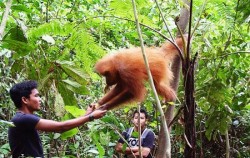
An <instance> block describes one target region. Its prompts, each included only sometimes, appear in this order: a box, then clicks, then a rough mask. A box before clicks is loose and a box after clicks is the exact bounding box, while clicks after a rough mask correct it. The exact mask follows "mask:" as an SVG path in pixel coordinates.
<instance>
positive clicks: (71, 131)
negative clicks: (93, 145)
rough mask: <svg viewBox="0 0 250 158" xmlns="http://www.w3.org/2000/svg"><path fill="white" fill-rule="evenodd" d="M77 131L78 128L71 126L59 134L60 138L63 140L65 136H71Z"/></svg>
mask: <svg viewBox="0 0 250 158" xmlns="http://www.w3.org/2000/svg"><path fill="white" fill-rule="evenodd" d="M77 133H78V128H73V129H71V130H69V131H66V132H63V133H62V134H61V138H62V139H63V140H65V139H67V138H70V137H73V136H74V135H76V134H77Z"/></svg>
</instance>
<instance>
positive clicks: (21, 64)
mask: <svg viewBox="0 0 250 158" xmlns="http://www.w3.org/2000/svg"><path fill="white" fill-rule="evenodd" d="M158 3H159V4H160V6H161V9H162V11H163V13H164V16H165V19H166V22H167V25H168V28H169V29H170V31H171V32H172V33H173V34H176V32H177V28H176V25H175V22H174V19H175V18H176V17H177V16H178V15H179V14H180V10H181V8H182V7H183V5H184V4H183V3H182V1H162V0H159V2H158ZM136 5H137V9H138V14H139V21H140V23H141V29H142V35H143V39H144V44H145V45H147V46H160V45H161V44H162V43H164V41H165V38H164V37H163V35H165V36H166V37H169V34H168V32H167V29H166V27H165V25H164V23H163V21H162V18H161V17H160V13H159V11H158V8H157V6H156V4H155V2H154V1H152V0H148V1H145V0H136ZM8 6H9V7H10V10H9V13H8V12H7V11H8ZM0 8H1V9H0V16H1V26H0V59H1V60H0V80H1V83H0V130H1V133H0V157H10V149H9V145H8V139H7V129H8V126H9V122H6V121H9V120H10V119H11V117H12V116H13V115H14V113H15V110H16V109H15V107H14V105H13V103H12V102H11V100H10V96H9V93H8V91H9V89H10V87H11V86H13V85H14V84H15V83H17V82H20V81H23V80H26V79H32V80H37V81H38V82H39V91H40V93H41V94H42V99H43V107H42V111H40V112H39V113H38V114H39V115H40V116H41V117H43V118H46V119H53V120H67V119H70V118H74V117H77V116H80V115H83V114H84V113H85V110H84V109H86V107H87V106H88V105H89V104H90V103H92V102H95V101H97V99H98V98H100V97H101V96H102V95H103V93H104V92H103V89H104V87H105V82H104V80H103V79H102V78H101V77H100V76H98V75H97V74H96V73H95V72H94V69H93V65H94V64H95V62H96V61H97V60H98V59H100V58H101V57H102V56H103V55H105V54H107V53H111V52H114V50H118V49H120V48H130V47H135V46H140V41H139V38H138V33H137V30H136V25H135V22H134V15H133V9H132V3H131V1H129V0H44V1H38V0H13V1H12V0H1V1H0ZM6 12H7V15H8V16H6ZM191 18H192V31H193V34H192V47H191V49H192V52H193V54H192V56H194V54H195V53H198V60H197V61H198V62H197V65H196V71H195V99H196V104H197V109H196V116H195V121H196V134H197V141H196V143H197V150H196V152H197V155H198V157H205V158H206V157H210V158H220V157H221V158H222V157H225V155H226V144H227V142H229V146H230V151H229V152H230V157H234V158H235V157H239V158H247V157H250V89H249V87H250V78H249V74H250V66H249V65H250V57H249V53H250V34H249V32H250V27H249V26H250V25H249V24H250V2H249V0H230V1H228V0H209V1H202V0H197V1H194V2H193V14H192V17H191ZM5 21H6V25H3V24H4V22H5ZM180 79H181V81H180V82H182V81H183V76H181V77H180ZM148 89H149V91H150V87H149V86H148ZM183 95H184V88H183V84H182V83H180V85H179V88H178V99H177V101H176V103H175V105H176V109H175V114H178V113H179V109H180V108H181V106H182V102H183ZM141 105H142V106H143V107H145V108H146V109H147V110H148V111H149V113H150V116H151V119H150V124H149V126H150V128H151V129H153V130H154V132H155V133H156V135H158V132H159V124H160V120H159V111H158V110H156V109H157V108H156V106H155V100H154V97H153V95H152V93H149V94H148V96H147V99H146V100H145V101H144V102H143V103H142V104H141ZM134 108H136V106H135V105H131V106H126V107H121V108H119V109H116V110H112V111H109V112H108V114H107V115H106V116H105V117H104V118H102V119H100V120H95V121H94V122H89V123H87V124H86V125H84V126H82V127H79V128H76V129H73V130H70V131H68V132H65V133H62V134H59V133H41V138H42V142H43V146H44V151H45V154H46V157H72V158H74V157H90V158H92V157H107V158H110V157H112V155H114V154H116V153H115V151H114V145H115V144H116V142H117V140H118V139H119V135H118V134H117V133H121V132H122V131H123V130H124V129H125V128H127V127H129V126H130V120H129V119H130V117H131V111H132V110H133V109H134ZM163 109H166V106H163ZM177 116H178V119H179V120H178V121H176V122H174V124H173V126H172V130H171V142H172V152H171V154H172V157H174V158H179V157H180V158H181V157H183V152H184V147H185V143H186V141H185V139H184V136H183V134H184V128H183V124H182V122H181V120H182V114H179V115H177ZM156 145H157V141H156Z"/></svg>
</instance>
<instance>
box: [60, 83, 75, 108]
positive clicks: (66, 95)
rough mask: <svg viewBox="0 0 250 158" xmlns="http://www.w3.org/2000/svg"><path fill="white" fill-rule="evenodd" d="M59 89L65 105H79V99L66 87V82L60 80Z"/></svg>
mask: <svg viewBox="0 0 250 158" xmlns="http://www.w3.org/2000/svg"><path fill="white" fill-rule="evenodd" d="M57 89H58V91H59V93H60V94H61V95H62V97H63V101H64V104H65V105H71V106H72V105H77V100H76V98H75V96H74V93H73V92H72V91H70V90H69V89H67V88H66V86H65V84H64V82H59V84H58V85H57Z"/></svg>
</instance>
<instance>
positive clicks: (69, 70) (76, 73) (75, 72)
mask: <svg viewBox="0 0 250 158" xmlns="http://www.w3.org/2000/svg"><path fill="white" fill-rule="evenodd" d="M56 63H57V64H60V65H61V68H62V69H63V70H64V72H65V73H66V74H67V75H69V76H70V77H72V78H74V79H75V80H76V81H77V82H78V83H80V84H82V85H85V84H86V83H87V81H86V78H87V76H86V75H85V74H84V72H83V71H82V70H80V69H79V68H76V67H74V66H73V64H72V63H71V62H68V61H58V60H57V61H56Z"/></svg>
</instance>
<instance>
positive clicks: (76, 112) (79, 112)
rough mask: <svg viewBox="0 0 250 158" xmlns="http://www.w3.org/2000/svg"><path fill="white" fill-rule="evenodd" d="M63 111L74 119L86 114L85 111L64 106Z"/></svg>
mask: <svg viewBox="0 0 250 158" xmlns="http://www.w3.org/2000/svg"><path fill="white" fill-rule="evenodd" d="M65 110H66V111H67V112H69V113H70V114H71V115H73V116H74V117H79V116H83V115H84V114H85V113H86V111H85V110H83V109H79V108H78V107H76V106H65Z"/></svg>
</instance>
